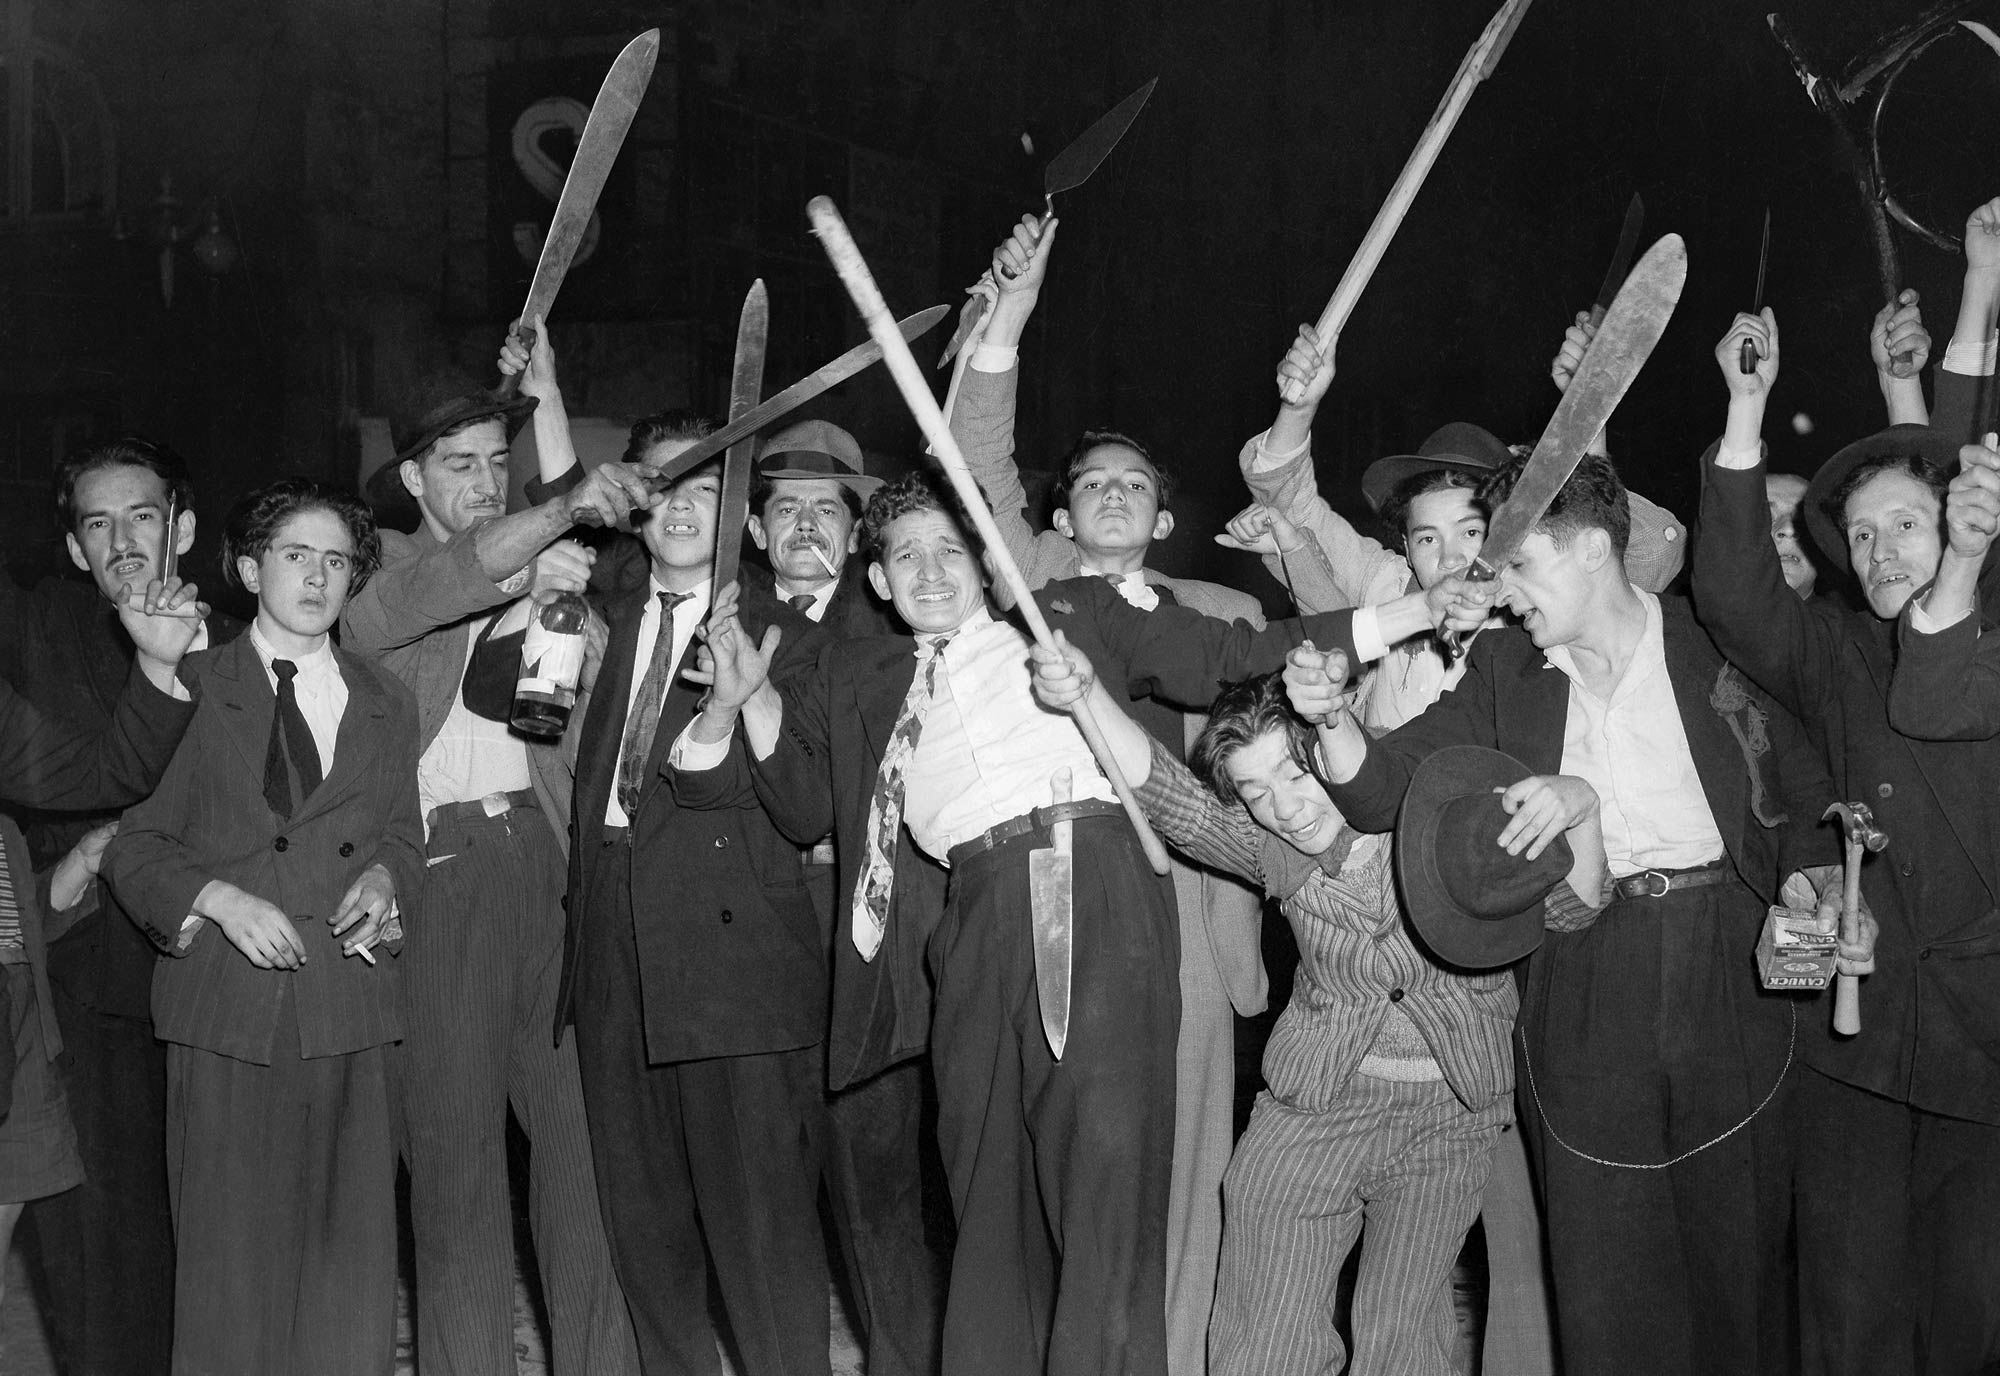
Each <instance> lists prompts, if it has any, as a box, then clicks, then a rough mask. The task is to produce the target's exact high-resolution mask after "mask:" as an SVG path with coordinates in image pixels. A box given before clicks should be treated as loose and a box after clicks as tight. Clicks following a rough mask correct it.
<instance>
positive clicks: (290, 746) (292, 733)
mask: <svg viewBox="0 0 2000 1376" xmlns="http://www.w3.org/2000/svg"><path fill="white" fill-rule="evenodd" d="M271 672H272V673H273V674H274V675H276V676H277V680H278V710H277V711H276V712H274V713H273V714H272V716H271V740H270V744H268V745H267V746H265V747H264V801H265V802H267V803H269V804H270V805H271V811H273V812H275V813H277V814H278V815H279V816H280V817H282V818H284V819H285V820H286V821H288V822H289V821H290V820H291V819H292V812H293V810H294V809H295V808H296V807H297V805H298V804H299V803H302V802H304V801H305V800H306V799H307V798H310V797H312V795H313V790H314V789H316V788H318V787H319V785H320V773H319V747H318V746H317V745H315V744H314V743H313V737H312V728H311V727H309V726H307V725H306V717H305V713H303V712H301V711H300V710H299V695H298V691H297V690H296V689H295V688H293V687H292V680H293V679H294V678H297V677H298V673H299V666H298V665H296V664H294V663H292V661H291V660H289V659H273V660H272V661H271ZM287 760H290V761H291V767H290V769H287V768H286V766H285V762H286V761H287ZM294 778H296V779H297V782H298V785H299V788H298V792H297V793H296V794H294V793H293V792H292V782H293V780H294Z"/></svg>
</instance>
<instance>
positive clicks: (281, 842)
mask: <svg viewBox="0 0 2000 1376" xmlns="http://www.w3.org/2000/svg"><path fill="white" fill-rule="evenodd" d="M291 848H292V843H291V842H290V841H288V840H286V839H285V838H284V837H282V836H280V837H279V838H278V839H277V840H275V841H273V842H272V843H271V849H272V850H280V851H282V850H290V849H291Z"/></svg>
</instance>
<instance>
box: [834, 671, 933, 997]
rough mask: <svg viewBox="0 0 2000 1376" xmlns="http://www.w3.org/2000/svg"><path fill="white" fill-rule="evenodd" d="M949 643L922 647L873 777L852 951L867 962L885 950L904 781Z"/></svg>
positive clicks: (857, 886)
mask: <svg viewBox="0 0 2000 1376" xmlns="http://www.w3.org/2000/svg"><path fill="white" fill-rule="evenodd" d="M950 643H951V637H950V636H948V635H941V636H935V637H932V638H931V639H929V640H926V641H925V642H924V644H925V645H926V646H928V647H929V648H930V656H929V658H927V659H925V660H924V662H923V664H922V666H921V667H920V668H919V669H918V670H917V672H916V674H915V675H914V676H913V677H912V678H911V680H910V691H909V692H908V693H906V694H904V695H903V707H902V710H901V711H900V712H898V713H897V714H896V727H895V729H894V730H893V731H891V732H890V733H889V745H888V748H887V749H885V750H884V751H883V752H882V764H881V768H880V769H879V771H878V772H877V773H876V775H875V796H874V797H872V798H870V799H869V800H868V830H867V832H866V837H867V842H868V858H867V862H866V863H865V864H863V865H862V867H861V875H860V877H859V878H858V879H857V880H856V881H855V885H854V920H853V929H854V949H855V950H857V951H859V952H861V958H862V959H863V960H873V959H875V953H876V952H877V951H879V950H881V949H882V933H883V932H884V931H885V930H887V928H888V925H889V890H890V887H891V886H892V885H893V884H894V883H895V879H896V849H897V841H898V839H899V834H900V833H901V831H902V829H903V787H904V779H903V776H904V775H905V774H906V773H907V772H908V770H909V767H910V758H911V757H912V756H913V755H915V754H916V753H917V738H918V737H919V736H921V735H922V734H923V730H924V713H925V712H926V711H928V710H929V708H930V705H931V698H932V697H933V696H935V695H936V693H937V675H938V665H939V664H940V663H941V662H942V661H943V659H944V647H945V646H946V645H948V644H950Z"/></svg>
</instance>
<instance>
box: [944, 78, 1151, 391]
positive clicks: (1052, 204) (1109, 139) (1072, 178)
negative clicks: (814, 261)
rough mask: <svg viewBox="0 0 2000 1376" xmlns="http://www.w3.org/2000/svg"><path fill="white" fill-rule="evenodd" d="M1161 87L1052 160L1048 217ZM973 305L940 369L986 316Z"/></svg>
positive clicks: (1045, 176) (1047, 174)
mask: <svg viewBox="0 0 2000 1376" xmlns="http://www.w3.org/2000/svg"><path fill="white" fill-rule="evenodd" d="M1159 84H1160V79H1159V78H1158V77H1154V78H1153V79H1152V80H1151V81H1149V82H1147V83H1146V84H1145V85H1144V86H1141V87H1140V88H1139V89H1138V90H1136V91H1134V92H1133V93H1132V94H1131V95H1129V96H1127V97H1125V99H1123V100H1121V101H1119V102H1118V103H1117V104H1116V105H1114V106H1112V107H1111V108H1110V109H1109V110H1107V111H1105V112H1104V113H1103V114H1102V115H1099V116H1098V117H1097V122H1096V123H1095V124H1093V125H1091V126H1090V127H1089V128H1088V129H1086V130H1084V131H1083V132H1082V133H1081V134H1078V135H1077V136H1076V138H1074V139H1073V140H1071V141H1070V145H1069V147H1067V148H1065V149H1063V150H1062V152H1060V153H1058V154H1056V155H1055V157H1054V158H1052V159H1050V161H1049V165H1048V167H1047V169H1046V170H1044V171H1043V173H1042V206H1043V214H1044V218H1046V217H1047V216H1049V215H1053V214H1055V213H1056V196H1057V195H1058V194H1059V193H1061V192H1064V191H1074V190H1076V188H1078V187H1079V186H1082V185H1083V184H1084V183H1085V182H1087V181H1089V180H1090V178H1091V175H1092V174H1093V173H1094V172H1096V171H1097V169H1098V168H1100V167H1102V166H1103V165H1104V160H1105V159H1106V158H1108V157H1110V156H1111V150H1112V149H1114V148H1116V147H1117V146H1118V141H1119V140H1120V139H1122V138H1124V137H1125V131H1126V130H1127V129H1130V128H1131V127H1132V121H1133V120H1135V119H1137V118H1139V112H1140V111H1141V110H1143V109H1145V108H1146V102H1147V101H1149V100H1151V99H1152V98H1153V88H1154V87H1155V86H1157V85H1159ZM973 303H974V305H973V306H968V308H967V309H966V311H965V313H964V314H963V315H961V316H960V317H959V322H958V329H957V330H956V331H954V332H953V334H952V336H951V343H949V344H947V345H945V346H944V352H943V353H942V354H940V355H939V356H938V361H937V366H938V367H940V368H942V367H944V365H945V364H947V363H949V362H951V360H952V357H953V355H955V354H957V352H958V351H959V349H961V348H962V347H964V345H965V341H966V340H967V338H969V337H970V336H971V334H972V331H973V330H974V329H975V328H977V326H978V324H979V320H980V317H981V316H983V315H984V314H985V313H986V302H985V299H984V298H983V297H974V298H973Z"/></svg>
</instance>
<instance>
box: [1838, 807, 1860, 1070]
mask: <svg viewBox="0 0 2000 1376" xmlns="http://www.w3.org/2000/svg"><path fill="white" fill-rule="evenodd" d="M1862 849H1863V848H1862V846H1861V845H1860V843H1858V842H1855V841H1851V840H1850V841H1849V842H1848V843H1847V873H1846V875H1845V876H1844V877H1845V880H1846V883H1845V885H1844V887H1843V888H1842V891H1841V896H1840V939H1841V940H1842V941H1843V942H1852V941H1859V940H1860V939H1861V855H1862ZM1833 1030H1834V1031H1836V1032H1838V1033H1840V1034H1841V1035H1842V1036H1843V1037H1851V1036H1853V1035H1854V1034H1855V1033H1857V1032H1859V1031H1860V1030H1861V981H1860V979H1859V978H1858V977H1857V976H1854V975H1836V976H1835V977H1834V981H1833Z"/></svg>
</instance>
